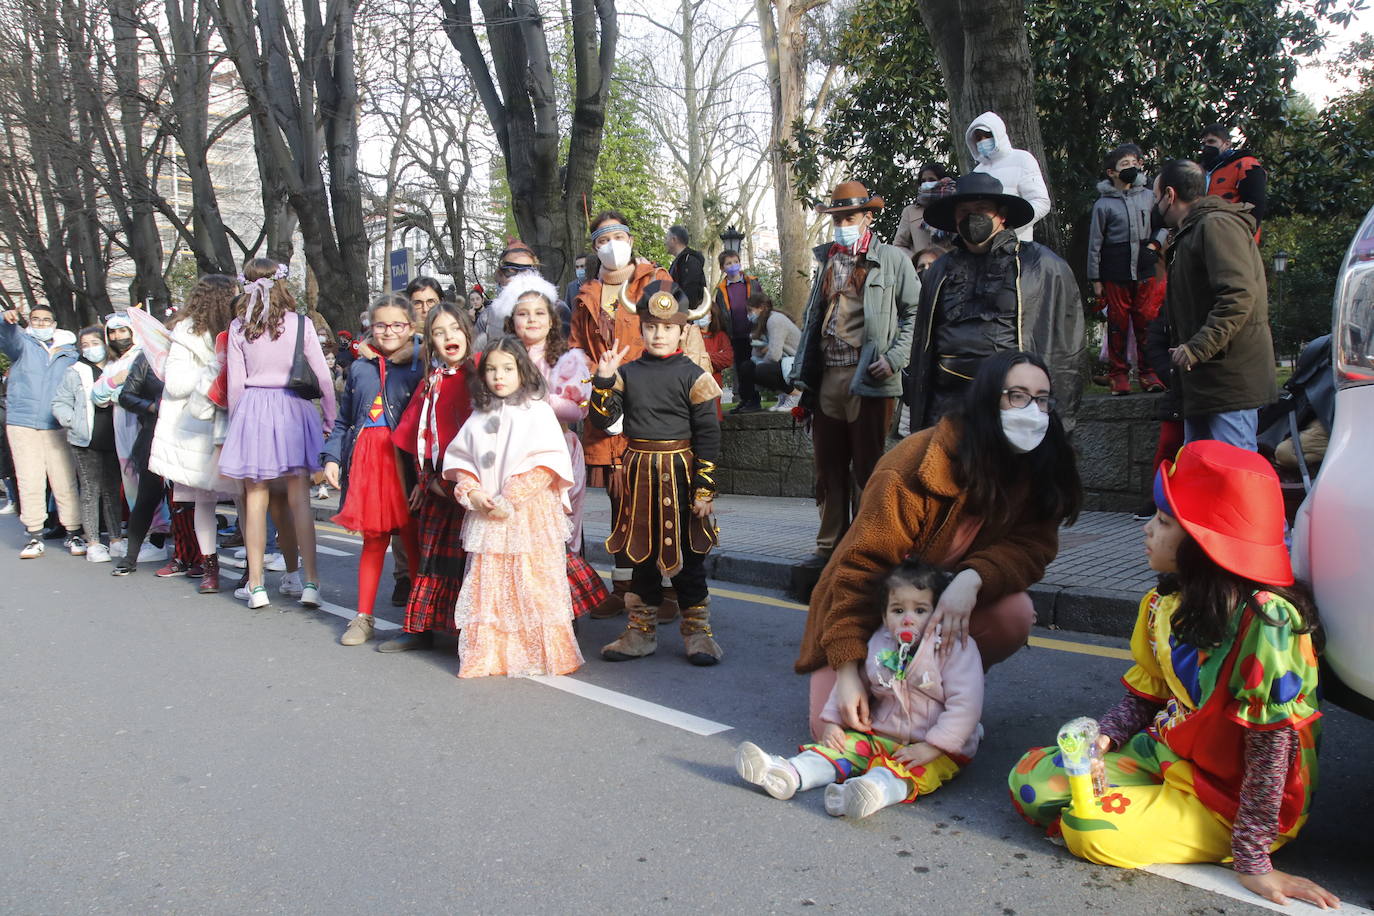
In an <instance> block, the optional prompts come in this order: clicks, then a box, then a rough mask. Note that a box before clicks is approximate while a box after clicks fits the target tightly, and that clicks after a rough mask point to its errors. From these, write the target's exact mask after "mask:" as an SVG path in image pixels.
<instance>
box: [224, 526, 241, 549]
mask: <svg viewBox="0 0 1374 916" xmlns="http://www.w3.org/2000/svg"><path fill="white" fill-rule="evenodd" d="M219 546H221V547H242V546H243V532H242V531H239V530H238V529H237V528H235V529H234V530H233V531H231V532H229V533H228V534H221V535H220V536H219Z"/></svg>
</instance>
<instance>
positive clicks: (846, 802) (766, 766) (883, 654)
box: [735, 560, 983, 817]
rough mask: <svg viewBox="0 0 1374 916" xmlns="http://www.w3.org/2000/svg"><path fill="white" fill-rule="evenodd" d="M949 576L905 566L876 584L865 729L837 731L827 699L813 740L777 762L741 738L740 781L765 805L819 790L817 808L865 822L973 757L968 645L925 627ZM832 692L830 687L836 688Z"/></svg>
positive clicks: (979, 667) (973, 675) (978, 670)
mask: <svg viewBox="0 0 1374 916" xmlns="http://www.w3.org/2000/svg"><path fill="white" fill-rule="evenodd" d="M948 582H949V576H948V575H947V574H946V573H944V572H941V571H940V570H938V569H936V568H934V567H932V566H927V565H926V564H924V563H921V562H920V561H917V560H907V561H905V562H903V563H902V564H901V565H900V566H898V567H897V568H896V569H895V570H893V571H892V573H891V574H890V575H889V576H888V577H887V581H886V582H885V583H884V586H885V590H886V593H887V594H886V605H885V610H884V613H883V626H881V627H879V628H878V631H877V632H876V633H874V634H873V637H872V638H871V639H869V641H868V660H867V662H866V663H865V664H864V669H863V679H864V682H865V684H866V685H867V687H868V702H869V715H870V720H871V723H872V730H871V731H869V732H858V731H852V730H849V729H846V728H845V727H844V723H843V721H842V719H841V716H840V712H839V701H838V698H837V696H836V693H835V692H832V693H831V695H830V701H829V702H828V703H827V704H826V706H825V711H824V712H823V713H822V714H821V718H822V719H823V720H824V721H825V722H826V723H827V724H826V726H825V731H824V732H823V733H822V735H821V740H820V741H818V742H817V743H815V744H803V745H802V746H801V748H800V750H801V753H799V754H797V755H796V756H795V757H790V758H783V757H779V756H777V755H776V754H769V753H767V752H765V751H764V750H763V749H762V748H760V747H758V746H757V745H755V744H753V743H751V742H749V741H746V742H744V743H743V744H741V745H740V746H739V748H738V750H737V751H736V752H735V769H736V771H737V772H738V773H739V775H740V776H741V777H742V778H743V779H744V780H745V782H749V783H752V784H753V785H756V786H762V787H763V788H764V789H765V790H766V791H767V792H768V794H769V795H771V796H773V797H774V798H791V797H792V796H793V795H794V794H796V792H797V791H798V790H799V789H815V788H818V787H820V786H826V790H825V810H826V813H828V814H831V815H833V816H835V817H839V816H840V815H848V816H850V817H868V816H869V815H870V814H873V813H874V812H875V811H878V810H879V809H881V808H886V807H888V806H889V805H895V804H897V803H899V802H914V801H915V800H916V798H917V796H920V795H928V794H930V793H931V792H934V791H935V790H936V789H937V788H939V787H940V786H941V785H942V784H943V783H945V782H946V781H948V780H950V779H952V778H954V776H955V775H956V774H957V773H958V772H959V770H960V768H961V767H963V766H966V765H967V764H968V762H969V761H970V760H972V759H973V754H974V752H975V751H977V750H978V739H979V738H980V737H981V735H982V728H981V727H980V726H979V724H978V720H979V718H980V717H981V716H982V714H983V661H982V658H981V657H980V656H979V654H978V647H977V645H975V644H974V642H973V640H971V639H970V640H966V641H964V642H963V643H962V644H960V643H958V642H956V643H954V644H953V645H948V646H944V645H941V640H940V633H939V630H938V628H936V629H934V630H931V627H930V621H931V617H932V616H933V614H934V611H935V604H936V602H937V601H938V600H939V598H940V594H941V593H942V592H943V591H944V589H945V585H946V584H948ZM837 690H838V688H837Z"/></svg>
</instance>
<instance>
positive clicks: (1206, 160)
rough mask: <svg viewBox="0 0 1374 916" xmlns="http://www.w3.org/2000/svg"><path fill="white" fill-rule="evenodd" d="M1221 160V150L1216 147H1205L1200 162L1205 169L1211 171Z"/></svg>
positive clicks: (1199, 158)
mask: <svg viewBox="0 0 1374 916" xmlns="http://www.w3.org/2000/svg"><path fill="white" fill-rule="evenodd" d="M1220 158H1221V150H1219V149H1217V148H1216V147H1215V146H1204V147H1203V148H1202V155H1201V156H1199V157H1198V161H1199V162H1201V163H1202V167H1203V168H1204V169H1207V170H1208V171H1211V170H1212V168H1213V167H1214V166H1215V165H1216V164H1217V160H1218V159H1220Z"/></svg>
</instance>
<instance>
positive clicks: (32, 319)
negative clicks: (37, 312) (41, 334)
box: [29, 315, 57, 328]
mask: <svg viewBox="0 0 1374 916" xmlns="http://www.w3.org/2000/svg"><path fill="white" fill-rule="evenodd" d="M55 324H57V322H56V321H55V320H53V319H52V318H38V317H37V316H34V315H30V316H29V327H31V328H50V327H52V326H53V325H55Z"/></svg>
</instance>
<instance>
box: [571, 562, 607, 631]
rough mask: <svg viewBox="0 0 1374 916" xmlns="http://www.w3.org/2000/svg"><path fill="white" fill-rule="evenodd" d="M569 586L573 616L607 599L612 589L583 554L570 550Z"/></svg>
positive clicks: (584, 612) (587, 610)
mask: <svg viewBox="0 0 1374 916" xmlns="http://www.w3.org/2000/svg"><path fill="white" fill-rule="evenodd" d="M568 588H569V589H570V590H571V591H572V607H573V616H574V617H581V616H582V615H584V614H586V613H587V612H589V611H590V610H591V609H592V608H594V607H596V606H597V605H598V604H600V603H601V602H603V601H605V600H606V598H607V596H609V595H610V591H609V590H608V589H607V588H606V583H605V582H603V581H602V580H601V574H600V573H598V572H597V571H596V570H594V569H592V565H591V564H590V563H588V562H587V561H586V560H584V559H583V558H582V554H580V553H574V552H573V551H571V550H569V551H568Z"/></svg>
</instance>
